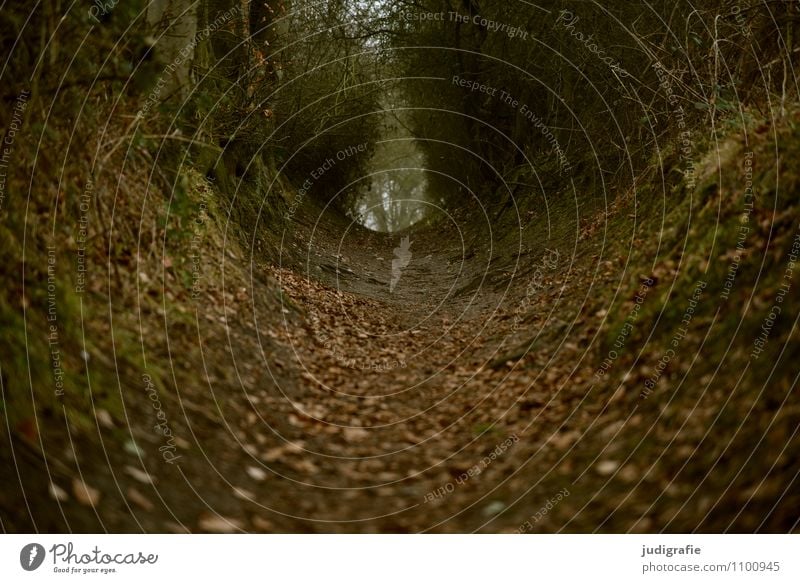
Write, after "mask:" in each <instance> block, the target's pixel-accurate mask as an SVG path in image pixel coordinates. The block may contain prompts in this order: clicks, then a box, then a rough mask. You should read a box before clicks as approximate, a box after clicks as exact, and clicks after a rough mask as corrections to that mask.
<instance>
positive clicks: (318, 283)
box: [14, 209, 785, 532]
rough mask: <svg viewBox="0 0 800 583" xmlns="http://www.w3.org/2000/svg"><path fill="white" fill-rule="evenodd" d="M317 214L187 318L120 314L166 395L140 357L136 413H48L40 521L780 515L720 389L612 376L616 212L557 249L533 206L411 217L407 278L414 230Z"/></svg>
mask: <svg viewBox="0 0 800 583" xmlns="http://www.w3.org/2000/svg"><path fill="white" fill-rule="evenodd" d="M314 210H315V209H310V211H309V210H308V209H306V210H304V211H303V212H301V213H299V214H298V216H297V217H295V220H294V221H293V222H292V229H291V230H290V231H287V232H286V233H284V236H283V238H282V245H281V247H280V249H279V251H278V252H277V253H276V254H275V256H276V257H277V258H278V259H277V260H276V261H269V262H268V261H266V260H264V259H263V258H259V259H258V260H251V255H250V254H249V253H248V252H247V250H246V249H242V248H240V247H239V246H238V244H236V243H235V242H234V241H230V240H228V241H219V242H218V243H217V248H216V254H215V255H214V256H210V257H208V258H207V261H206V262H205V265H212V266H215V269H216V271H214V270H211V271H208V272H204V273H203V277H204V278H205V279H204V281H206V282H207V285H206V288H207V289H206V291H205V292H204V294H203V296H202V297H201V299H200V301H193V300H189V299H188V298H185V296H179V295H177V294H178V291H175V292H174V293H175V294H176V296H175V297H176V298H177V299H178V300H180V299H181V298H182V297H183V298H184V299H185V301H186V303H185V304H184V305H181V304H179V305H178V307H177V310H173V311H168V312H167V313H164V311H163V310H161V309H160V308H159V307H158V305H157V304H155V305H153V306H151V307H152V310H151V311H150V312H149V313H146V312H147V308H146V306H147V303H146V302H144V303H142V304H141V305H140V306H139V307H138V308H137V309H138V312H137V311H135V310H130V309H128V310H125V309H120V310H118V312H119V313H118V314H117V315H116V316H115V321H116V322H117V323H118V326H119V327H120V329H124V328H125V327H126V326H130V327H135V326H136V325H139V322H140V320H139V318H141V321H142V322H145V324H141V325H142V326H143V327H145V326H147V325H148V324H146V322H150V324H149V325H151V326H152V325H154V324H153V323H156V324H158V323H159V322H160V324H158V325H161V326H163V327H164V328H163V329H162V330H158V329H153V328H148V329H147V330H146V331H145V330H144V329H143V332H142V336H143V339H144V342H145V344H147V351H148V363H149V365H148V366H149V367H150V368H148V369H147V375H150V376H152V378H153V383H154V386H155V387H156V390H155V392H153V391H151V389H152V387H151V385H150V384H149V381H146V382H145V381H143V378H144V377H143V375H142V372H143V371H130V370H121V371H120V378H121V380H122V382H123V385H122V386H123V387H124V389H123V390H124V392H123V394H124V396H125V403H126V408H125V412H124V414H125V419H126V423H125V425H124V426H123V425H120V424H118V423H115V422H114V421H113V420H112V419H108V418H107V415H105V414H103V413H102V412H100V411H97V410H93V411H90V413H91V418H92V419H96V420H97V439H96V440H85V439H80V438H76V440H75V441H70V442H65V441H64V439H63V434H64V431H63V428H62V427H60V426H58V425H53V426H52V427H50V426H48V425H47V424H43V425H42V439H43V443H44V448H43V449H44V450H45V451H47V452H48V463H49V466H48V469H47V471H49V473H50V479H51V481H52V483H53V484H54V485H55V486H56V487H57V488H58V489H59V490H57V492H56V493H57V496H55V498H56V500H54V495H53V492H52V491H51V492H48V488H50V489H52V486H48V484H47V483H45V482H43V481H42V480H41V479H40V476H41V475H42V473H43V472H44V471H45V470H44V469H43V468H40V469H39V471H38V473H37V472H31V473H24V472H23V474H22V476H21V478H20V479H21V482H22V484H23V487H24V488H25V492H26V497H27V500H28V503H30V504H32V505H33V506H35V507H37V508H40V509H45V510H43V511H40V512H39V513H38V514H37V520H36V523H35V524H31V525H30V529H34V528H38V529H41V530H47V531H64V530H72V531H98V530H103V529H107V530H109V531H111V532H120V531H122V532H131V531H132V532H136V531H147V532H164V531H168V532H185V531H190V532H239V531H255V532H473V531H478V532H518V531H522V532H557V531H569V532H573V531H577V532H587V531H588V532H591V531H595V530H600V531H612V532H627V531H642V532H647V531H653V530H666V531H686V530H692V529H694V528H699V529H701V530H703V529H710V530H712V531H713V530H716V531H719V530H724V529H725V528H728V527H729V525H730V524H731V523H732V522H731V521H732V514H731V512H730V511H729V509H728V506H727V505H729V504H741V503H745V504H753V505H755V506H756V507H757V508H758V510H757V511H756V512H753V513H752V514H742V515H740V516H739V517H735V516H734V518H735V519H736V520H739V521H740V522H737V523H736V527H735V528H736V529H739V528H743V529H748V530H756V529H758V528H759V524H757V523H752V521H751V522H747V521H748V520H751V518H752V519H753V520H756V519H758V520H760V518H759V517H763V516H768V515H769V513H770V512H771V511H770V510H769V508H768V506H769V505H771V504H772V502H771V500H774V497H775V496H776V495H778V494H779V493H776V492H774V491H773V490H774V488H773V486H774V483H772V482H767V483H766V484H765V486H764V487H763V489H761V490H759V491H755V492H754V491H752V490H744V489H742V490H738V489H737V488H731V487H730V484H731V483H732V482H731V478H730V476H728V475H727V474H725V473H724V472H723V471H717V472H714V473H711V470H713V469H714V468H715V467H717V466H719V467H722V466H721V465H720V463H719V459H721V458H720V457H716V458H715V457H712V456H717V455H719V456H722V455H723V454H724V453H725V451H727V446H725V444H728V443H733V441H732V440H733V439H734V438H735V437H736V436H738V435H740V434H741V436H742V439H744V440H745V443H749V441H748V440H749V437H748V433H746V432H740V431H739V429H737V428H736V426H729V425H723V426H722V427H721V428H720V429H718V430H717V431H721V432H725V431H728V434H727V436H726V437H724V438H722V437H720V444H722V445H721V447H722V446H724V447H725V451H722V453H720V454H718V452H717V450H719V448H716V449H715V446H714V444H713V442H709V441H705V439H706V437H705V436H706V435H707V433H708V428H709V427H711V426H713V424H714V422H715V421H716V419H715V417H714V416H715V415H718V412H719V409H718V406H717V403H718V402H719V399H718V398H717V397H714V399H713V400H712V401H713V402H712V403H711V405H712V406H701V407H698V405H697V403H699V401H698V402H697V403H692V402H690V403H689V405H687V406H673V407H671V408H668V407H667V404H668V403H669V400H667V399H663V400H661V401H660V402H659V400H657V399H651V400H650V401H646V402H645V403H644V404H643V405H642V406H641V407H640V406H639V405H638V402H637V396H638V390H639V389H638V388H636V387H638V386H639V384H640V383H638V384H637V383H634V384H633V385H632V386H633V389H632V390H628V389H627V388H626V386H625V378H626V377H623V381H622V382H620V383H619V384H614V383H605V384H603V383H596V382H594V380H595V379H594V373H595V371H596V370H597V363H598V359H597V350H596V348H595V346H596V344H597V337H596V335H597V334H598V331H599V330H601V324H602V321H603V318H604V316H605V314H606V311H605V308H604V307H605V306H607V303H605V302H606V299H601V298H597V297H596V296H597V295H598V294H597V293H596V292H594V291H593V290H594V289H595V286H596V287H597V288H602V289H604V290H609V289H611V290H613V289H614V287H615V286H616V285H618V282H617V281H616V279H617V278H618V277H619V275H618V272H617V269H616V267H614V266H617V265H622V261H623V258H620V257H606V256H605V255H604V253H605V251H604V249H605V247H604V245H605V239H604V237H605V235H604V233H603V230H602V229H601V228H599V227H597V225H588V226H587V225H582V227H581V229H580V230H577V229H575V230H574V231H571V230H570V229H569V228H565V229H564V231H563V232H562V234H561V237H560V239H557V238H555V237H549V238H548V237H547V236H546V235H547V234H546V231H545V229H544V227H542V224H543V222H542V221H541V220H539V221H537V220H535V218H536V217H532V218H531V219H530V220H529V221H528V226H526V227H525V228H526V229H530V232H528V231H525V232H523V236H522V237H521V241H522V242H520V241H517V240H514V238H513V236H511V238H510V239H508V238H507V239H505V240H503V241H498V240H497V239H496V238H495V237H494V236H493V235H492V233H490V232H489V231H488V230H487V231H486V232H481V231H480V229H478V230H477V231H476V230H474V229H475V227H474V225H473V230H469V229H467V228H464V229H462V230H459V229H457V228H455V227H454V226H453V227H450V226H447V225H445V226H443V227H440V228H437V229H436V230H428V231H424V230H414V229H412V230H410V231H409V232H407V233H403V236H406V235H407V236H408V237H409V241H410V247H409V250H410V252H411V257H410V259H409V261H408V264H407V265H406V266H405V267H403V268H402V271H401V273H400V277H399V279H398V281H397V284H396V286H395V287H394V288H393V289H390V280H391V278H392V259H393V258H394V251H395V249H396V248H397V247H398V246H399V245H400V242H401V236H399V235H394V236H390V235H379V234H376V233H370V232H368V231H365V230H363V229H359V228H352V227H350V228H348V225H347V224H344V225H341V224H336V222H335V221H323V222H320V223H316V221H315V220H314V219H315V218H316V215H315V214H314ZM535 229H539V231H538V232H534V230H535ZM508 232H509V230H507V231H506V233H508ZM507 236H508V235H507ZM618 236H619V235H618ZM578 237H580V240H581V241H580V252H579V253H576V252H575V251H574V249H576V248H577V246H576V245H575V239H576V238H578ZM177 289H178V288H177V287H174V288H170V289H167V290H166V291H165V292H164V293H165V294H166V295H170V294H172V293H173V290H177ZM145 291H146V290H145ZM633 292H635V289H630V290H625V291H624V292H623V293H624V294H626V295H625V296H624V297H623V300H622V302H623V303H622V306H623V307H622V309H623V310H629V309H630V306H631V305H632V302H633V297H634V296H633ZM628 296H630V297H628ZM142 306H145V307H142ZM126 318H128V320H126ZM161 338H166V339H168V342H165V343H163V342H162V343H159V339H161ZM94 358H98V359H100V358H104V356H103V355H97V356H96V357H94ZM167 364H168V365H169V366H168V368H167V367H166V365H167ZM159 366H161V368H159ZM615 366H616V367H618V368H620V369H622V368H623V363H622V361H621V360H620V361H619V362H617V363H615ZM159 370H160V371H161V373H162V374H161V375H159V374H157V371H159ZM642 370H644V369H642ZM622 372H624V371H622ZM694 386H695V385H688V387H689V388H687V389H685V390H686V391H691V390H693V389H692V387H694ZM97 390H102V388H100V389H97ZM145 394H146V395H147V397H148V398H144V397H142V395H145ZM151 394H153V395H154V394H158V395H160V397H159V399H160V400H159V401H158V404H159V406H160V408H161V410H163V412H164V419H163V420H162V419H161V417H157V416H156V413H155V411H154V409H153V407H152V406H151V400H152V398H153V397H152V396H151ZM698 398H700V397H698ZM747 406H749V405H748V402H747V401H746V400H745V401H743V402H742V404H741V407H740V408H739V410H744V411H746V409H745V407H747ZM687 411H688V413H687ZM731 415H735V416H736V418H737V419H738V418H740V416H739V413H737V412H736V409H734V410H733V412H732V413H731ZM162 423H163V424H166V425H167V426H168V427H169V432H170V433H169V435H168V436H165V435H162V434H161V433H160V432H159V431H154V427H155V426H156V425H160V424H162ZM718 427H719V426H718ZM776 427H777V425H776ZM752 430H753V431H754V432H758V431H761V430H760V429H759V425H758V423H753V424H752ZM715 435H721V434H715ZM120 443H124V444H125V445H124V447H120V446H119V444H120ZM165 447H166V448H167V451H169V455H167V454H166V453H164V454H163V455H162V453H161V452H163V451H164V448H165ZM703 447H705V448H706V450H708V455H706V454H705V453H704V450H703ZM170 448H171V449H170ZM20 451H24V449H23V450H20ZM712 451H713V452H714V453H713V454H712V453H711V452H712ZM697 452H703V455H700V454H698V453H697ZM172 456H178V457H177V460H174V461H170V459H168V458H170V457H172ZM754 459H755V460H764V461H763V463H765V464H771V463H773V462H772V461H770V459H769V458H767V457H763V456H757V457H756V458H754ZM21 461H24V460H19V459H18V460H16V462H15V463H18V464H19V463H20V462H21ZM687 462H691V463H688V465H687ZM32 463H36V462H35V461H34V462H32ZM762 465H763V464H762ZM762 482H763V481H762ZM83 484H86V486H87V487H88V490H84V489H83V486H82V485H83ZM744 496H747V498H746V499H745V498H743V497H744ZM37 497H38V499H37ZM59 499H60V500H59ZM76 501H77V503H76ZM743 501H744V502H743ZM61 502H63V503H61ZM758 505H760V506H758ZM18 511H19V516H18V517H16V518H14V523H15V524H25V523H26V522H25V520H26V514H25V511H24V509H23V508H19V509H18ZM776 520H777V521H778V522H777V524H778V527H779V528H783V521H785V517H780V516H778V517H777V518H776ZM698 525H699V526H698Z"/></svg>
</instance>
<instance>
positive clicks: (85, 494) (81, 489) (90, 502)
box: [72, 478, 100, 508]
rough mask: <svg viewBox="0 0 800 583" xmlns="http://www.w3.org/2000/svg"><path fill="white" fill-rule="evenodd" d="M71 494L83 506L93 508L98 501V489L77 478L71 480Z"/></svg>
mask: <svg viewBox="0 0 800 583" xmlns="http://www.w3.org/2000/svg"><path fill="white" fill-rule="evenodd" d="M72 494H73V495H74V496H75V499H76V500H77V501H78V502H80V503H81V504H83V505H84V506H91V507H92V508H94V507H95V506H97V505H98V504H99V503H100V490H98V489H96V488H92V487H91V486H87V485H86V482H84V481H83V480H79V479H78V478H74V479H73V480H72Z"/></svg>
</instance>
